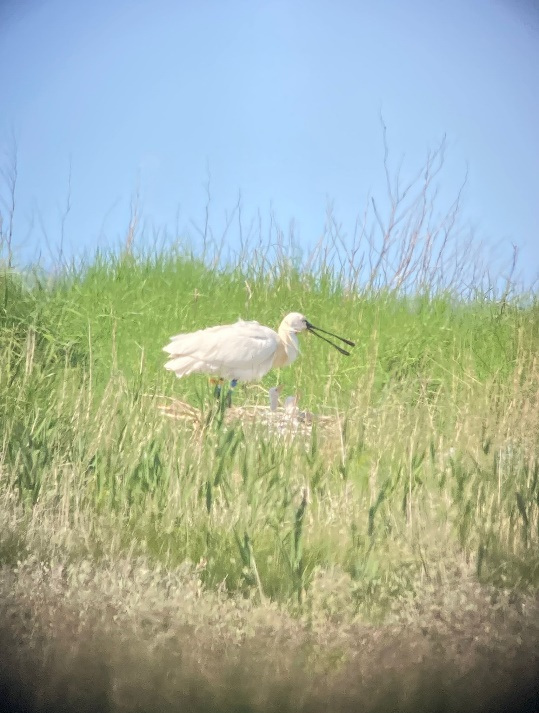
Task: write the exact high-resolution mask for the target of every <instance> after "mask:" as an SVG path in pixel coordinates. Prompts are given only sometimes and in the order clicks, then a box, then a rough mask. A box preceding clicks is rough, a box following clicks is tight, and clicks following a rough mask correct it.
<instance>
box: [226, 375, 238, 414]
mask: <svg viewBox="0 0 539 713" xmlns="http://www.w3.org/2000/svg"><path fill="white" fill-rule="evenodd" d="M237 385H238V380H237V379H232V381H231V382H230V389H229V390H228V393H227V395H226V405H227V406H228V408H230V407H231V406H232V389H235V388H236V386H237Z"/></svg>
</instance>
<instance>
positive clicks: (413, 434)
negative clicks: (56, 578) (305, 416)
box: [1, 254, 539, 607]
mask: <svg viewBox="0 0 539 713" xmlns="http://www.w3.org/2000/svg"><path fill="white" fill-rule="evenodd" d="M2 279H3V283H2V288H3V293H4V311H3V322H4V326H3V329H2V342H3V344H2V346H3V352H4V354H5V358H4V359H3V365H2V386H1V408H2V420H3V423H4V429H3V433H4V443H3V466H2V467H3V471H4V473H5V478H4V486H3V490H2V497H4V498H9V499H10V503H11V502H13V493H15V492H16V493H18V501H19V502H20V503H21V504H24V505H23V507H22V509H20V510H18V511H17V513H18V514H17V516H16V517H15V515H13V518H14V519H13V523H14V524H13V527H12V528H10V529H9V530H8V532H9V533H10V534H9V535H5V538H7V540H8V541H9V546H8V545H7V544H5V543H4V546H3V549H4V552H5V553H9V552H10V548H11V550H12V551H11V554H10V555H9V554H4V557H8V556H9V557H11V558H14V557H16V556H19V555H18V548H23V549H24V548H29V549H31V550H33V549H34V548H35V547H37V548H40V549H41V551H42V554H43V556H44V557H47V556H50V555H51V553H52V551H53V550H54V548H55V547H59V548H66V549H67V550H68V551H70V550H71V549H72V548H74V551H84V552H86V551H88V550H90V551H92V552H93V553H94V554H99V553H102V554H107V555H109V554H110V553H111V552H119V551H121V550H122V549H123V548H127V549H128V550H130V551H132V550H135V551H137V550H140V551H142V552H145V553H146V552H150V553H151V554H152V556H155V557H156V558H158V559H159V560H161V561H164V562H166V563H168V564H170V563H177V562H180V561H182V560H183V559H185V558H189V559H191V560H193V561H195V562H198V561H199V560H202V561H204V562H205V563H206V569H205V573H206V577H207V581H208V582H211V583H213V584H217V583H219V582H221V581H223V580H225V579H226V581H227V585H228V586H229V587H230V588H231V589H232V590H234V589H237V588H238V587H239V588H245V587H247V588H248V587H249V586H251V585H252V584H253V581H254V578H256V572H258V574H259V576H260V582H259V587H260V586H261V587H262V590H263V592H264V593H265V594H269V595H272V596H277V597H279V598H284V599H287V598H288V597H290V596H291V595H296V594H297V595H301V592H302V590H303V588H305V586H306V585H308V581H309V578H310V576H311V574H312V572H313V571H314V570H315V569H316V568H327V567H335V566H338V567H340V568H343V569H344V570H345V571H346V572H348V573H349V575H350V576H351V578H352V581H353V582H354V585H353V588H354V591H355V592H356V595H357V601H358V606H359V607H365V606H367V604H369V605H370V604H372V605H373V606H376V607H377V606H378V605H379V604H380V603H381V602H382V601H383V602H386V600H387V599H388V598H390V596H391V593H392V592H393V593H394V592H400V591H402V590H403V589H404V590H408V589H410V590H413V589H414V587H415V586H416V579H417V578H418V577H420V576H421V573H422V572H423V573H425V572H426V573H427V575H428V576H433V575H434V574H435V573H437V572H438V570H439V569H440V568H443V566H444V565H443V561H444V558H445V556H448V555H449V553H451V554H452V555H453V554H454V555H455V556H457V557H461V556H463V557H465V558H467V559H469V558H470V557H472V558H476V560H477V565H478V569H480V574H481V576H482V577H485V576H487V577H490V578H494V579H497V580H499V581H504V582H507V583H509V584H511V585H514V584H519V583H521V582H530V581H531V582H536V581H537V575H538V572H539V570H538V564H539V559H538V558H537V551H538V547H537V544H538V506H537V493H538V487H539V486H538V483H537V474H538V464H537V429H538V416H537V408H536V405H537V404H536V400H537V392H538V389H539V384H538V378H539V372H538V369H537V365H536V362H535V354H536V353H537V344H538V340H539V333H538V320H537V307H536V306H535V305H531V306H527V307H526V308H520V307H519V306H518V305H517V304H516V303H514V304H511V303H510V304H505V305H504V306H503V307H502V306H501V305H500V304H497V303H496V302H495V301H490V302H489V301H484V300H480V299H475V300H471V301H466V302H464V301H458V300H456V299H455V298H452V297H451V296H449V295H443V294H442V295H437V296H433V297H429V296H428V295H424V296H417V295H416V296H414V297H405V296H403V295H398V294H395V293H389V292H377V293H371V294H366V295H358V294H352V293H350V292H347V291H346V290H344V289H343V288H342V287H341V286H339V284H338V283H336V282H335V281H331V280H330V279H328V278H327V276H325V277H324V279H317V277H316V276H313V275H312V274H302V273H301V271H298V270H294V269H292V268H290V267H289V266H286V265H279V266H277V267H276V268H274V269H273V270H272V271H271V272H270V273H269V274H264V272H263V271H262V270H260V269H259V270H254V269H253V268H250V269H249V268H246V269H244V271H243V272H242V270H241V269H240V268H239V267H238V268H236V269H233V270H230V271H228V272H218V271H214V270H210V269H208V268H206V267H205V266H204V265H203V264H202V263H201V262H199V261H197V260H195V259H194V258H190V257H186V256H179V255H171V254H169V255H161V256H159V257H153V258H152V257H149V258H138V259H133V258H126V259H123V260H118V259H115V258H112V257H110V258H103V257H101V258H99V257H98V258H97V259H96V261H95V262H94V263H93V264H92V265H90V266H89V267H87V268H85V269H83V270H80V271H79V272H73V273H72V274H69V275H64V276H63V277H61V278H59V279H58V280H57V281H55V282H53V283H52V284H50V285H48V286H46V287H37V286H36V287H34V288H33V289H31V290H28V291H24V290H22V288H21V287H20V286H19V285H18V283H17V280H16V279H15V278H7V277H5V276H4V277H3V278H2ZM21 290H22V291H21ZM290 310H300V311H303V312H305V313H306V314H307V315H308V317H309V319H311V320H312V321H313V322H315V323H317V324H320V325H321V326H324V327H326V328H327V329H330V330H335V331H336V332H338V333H341V334H344V335H348V336H350V337H352V338H354V339H356V340H357V343H358V344H357V347H356V349H355V350H354V352H353V355H352V356H351V357H350V358H344V357H342V356H341V355H339V354H338V353H337V352H335V351H334V350H332V349H331V347H329V346H328V345H326V344H324V343H323V342H320V341H318V340H315V339H313V338H312V337H310V336H307V337H304V338H302V345H303V354H302V356H301V358H300V359H299V360H298V362H296V364H295V365H293V366H292V367H290V368H288V369H284V370H282V371H281V372H280V373H278V374H277V373H275V372H273V373H270V374H269V375H267V376H266V377H265V379H264V381H263V384H262V385H263V386H264V387H266V388H267V387H269V386H271V385H273V384H275V383H276V382H277V381H279V382H281V383H283V384H284V386H285V392H286V393H294V392H296V391H299V392H300V393H301V395H302V405H304V406H306V407H308V408H310V409H311V410H313V411H315V412H320V413H328V414H332V415H333V418H334V420H335V423H336V424H337V428H335V429H333V431H332V432H331V433H330V434H327V433H324V432H323V431H322V429H319V431H318V432H316V431H315V433H314V435H313V436H312V437H311V438H310V440H309V441H308V442H307V443H305V439H296V440H295V441H294V442H293V443H292V444H291V445H286V446H285V445H283V443H282V441H279V439H276V438H273V439H272V438H269V439H268V438H267V437H265V436H263V435H262V434H261V433H258V432H253V431H252V429H251V430H250V429H249V428H248V427H245V428H242V426H241V424H236V425H234V426H232V427H229V426H223V425H222V424H220V422H219V420H216V421H214V422H213V424H212V426H211V427H210V428H209V430H208V431H207V432H206V433H205V434H203V435H202V436H201V435H200V434H197V433H193V431H192V430H191V429H189V428H183V427H181V426H180V425H179V424H178V423H176V422H170V421H168V420H167V419H163V417H162V415H161V414H160V413H159V412H158V410H157V408H156V401H157V400H158V397H159V396H162V395H165V396H167V395H168V396H170V395H176V396H178V397H180V398H181V399H182V400H185V401H188V402H190V403H192V404H194V405H195V406H197V407H201V408H202V409H203V410H205V411H208V410H209V409H211V408H212V400H211V390H210V387H209V386H208V383H207V380H206V379H205V377H203V376H200V377H197V376H194V377H191V378H189V379H185V380H182V381H181V382H180V381H177V380H175V379H174V378H173V377H172V376H171V375H170V374H169V373H167V372H165V370H164V369H163V368H162V365H163V361H164V359H163V356H164V355H163V354H162V352H161V347H162V346H163V345H164V344H165V343H166V341H167V339H168V337H169V336H170V335H171V334H174V333H177V332H178V331H184V330H185V331H189V330H191V329H196V328H200V327H202V326H207V325H211V324H215V323H220V322H221V323H222V322H227V321H235V320H236V319H237V318H238V317H239V316H242V317H244V318H257V319H258V320H259V321H261V322H262V323H266V324H272V325H276V324H277V323H278V322H279V320H280V319H281V317H282V315H283V314H285V313H286V312H288V311H290ZM266 398H267V397H266V395H265V392H263V391H262V390H261V389H260V388H259V387H258V386H251V387H247V388H244V389H241V388H240V389H239V390H238V392H237V393H236V394H235V399H236V402H240V403H250V402H261V403H264V402H265V399H266ZM255 430H256V429H255ZM305 487H308V488H309V491H310V502H309V504H308V507H307V513H306V517H305V518H302V519H301V523H300V529H301V532H300V533H299V531H298V529H297V528H298V521H297V517H298V508H299V507H300V504H301V497H302V496H301V493H302V492H303V491H304V488H305ZM13 507H15V506H13ZM8 510H9V511H13V508H11V507H10V508H8ZM47 526H50V528H51V529H53V530H54V531H57V532H58V533H59V534H57V535H56V536H55V537H53V538H52V539H51V538H50V533H48V532H47ZM298 533H299V534H300V535H301V537H299V540H298ZM16 542H18V543H19V544H14V543H16Z"/></svg>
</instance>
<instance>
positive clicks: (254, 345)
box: [164, 321, 279, 380]
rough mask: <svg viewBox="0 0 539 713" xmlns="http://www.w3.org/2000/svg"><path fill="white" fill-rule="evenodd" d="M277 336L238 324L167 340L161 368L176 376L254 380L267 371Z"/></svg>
mask: <svg viewBox="0 0 539 713" xmlns="http://www.w3.org/2000/svg"><path fill="white" fill-rule="evenodd" d="M278 343H279V336H278V335H277V333H276V332H274V331H273V329H270V328H269V327H265V326H263V325H261V324H259V323H258V322H245V321H239V322H236V323H235V324H226V325H222V326H219V327H209V328H208V329H200V330H198V331H197V332H191V333H188V334H178V335H176V336H175V337H172V338H171V341H170V344H168V345H167V346H166V347H164V351H165V352H167V353H168V354H170V356H171V359H170V361H168V362H167V364H166V365H165V367H166V368H167V369H170V370H171V371H175V372H176V373H177V374H178V376H185V375H187V374H191V373H193V372H203V373H207V374H218V375H219V376H223V377H225V378H231V379H234V378H236V379H242V380H249V379H256V378H259V377H260V376H262V375H263V374H265V373H266V372H267V371H269V369H270V368H271V363H272V361H273V355H274V354H275V350H276V349H277V345H278Z"/></svg>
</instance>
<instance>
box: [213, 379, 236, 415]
mask: <svg viewBox="0 0 539 713" xmlns="http://www.w3.org/2000/svg"><path fill="white" fill-rule="evenodd" d="M211 381H212V383H215V389H214V390H213V395H214V396H215V398H216V399H220V398H221V393H222V392H221V385H222V384H223V381H224V379H217V380H214V379H212V380H211ZM237 384H238V380H237V379H232V381H231V382H230V389H229V390H228V392H227V395H226V397H225V406H227V407H228V408H230V407H231V406H232V389H235V388H236V386H237Z"/></svg>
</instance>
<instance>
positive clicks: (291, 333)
mask: <svg viewBox="0 0 539 713" xmlns="http://www.w3.org/2000/svg"><path fill="white" fill-rule="evenodd" d="M306 330H307V331H309V332H312V333H313V334H316V336H317V337H320V339H323V340H324V341H325V342H328V343H329V344H331V345H332V346H333V347H335V349H338V350H339V351H340V352H341V354H345V355H346V356H349V354H350V352H347V351H346V350H345V349H342V348H341V347H339V346H337V344H334V343H333V342H331V341H330V340H329V339H326V337H323V336H322V335H321V334H318V333H317V332H322V333H323V334H328V335H329V336H331V337H335V338H336V339H340V340H341V341H342V342H344V343H345V344H348V345H349V346H351V347H353V346H355V344H354V342H351V341H350V340H349V339H344V337H339V336H338V335H337V334H333V333H332V332H327V331H326V330H325V329H321V328H320V327H315V326H314V324H311V323H310V322H309V321H308V320H307V318H306V317H304V316H303V315H302V314H300V313H299V312H291V313H290V314H287V315H286V317H285V318H284V319H283V321H282V322H281V324H280V325H279V329H278V330H277V331H276V332H275V331H274V330H273V329H271V328H270V327H265V326H264V325H262V324H259V323H258V322H254V321H253V322H246V321H244V320H241V319H240V320H239V321H238V322H236V323H235V324H223V325H220V326H218V327H208V328H207V329H199V330H198V331H196V332H189V333H187V334H178V335H176V336H175V337H171V339H170V344H168V345H167V346H166V347H164V348H163V351H165V352H167V354H170V359H169V361H167V363H166V364H165V369H169V370H170V371H174V372H175V373H176V376H178V377H182V376H187V375H188V374H193V373H196V372H198V373H203V374H211V375H214V376H219V377H222V378H224V379H230V380H231V382H232V386H233V387H234V386H235V385H236V383H237V382H238V381H254V380H256V379H261V378H262V377H263V376H264V375H265V374H267V373H268V371H269V370H270V369H273V368H276V367H281V366H287V365H288V364H291V363H292V362H293V361H294V360H295V358H296V357H297V355H298V354H299V343H298V337H297V335H298V333H299V332H304V331H306Z"/></svg>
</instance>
